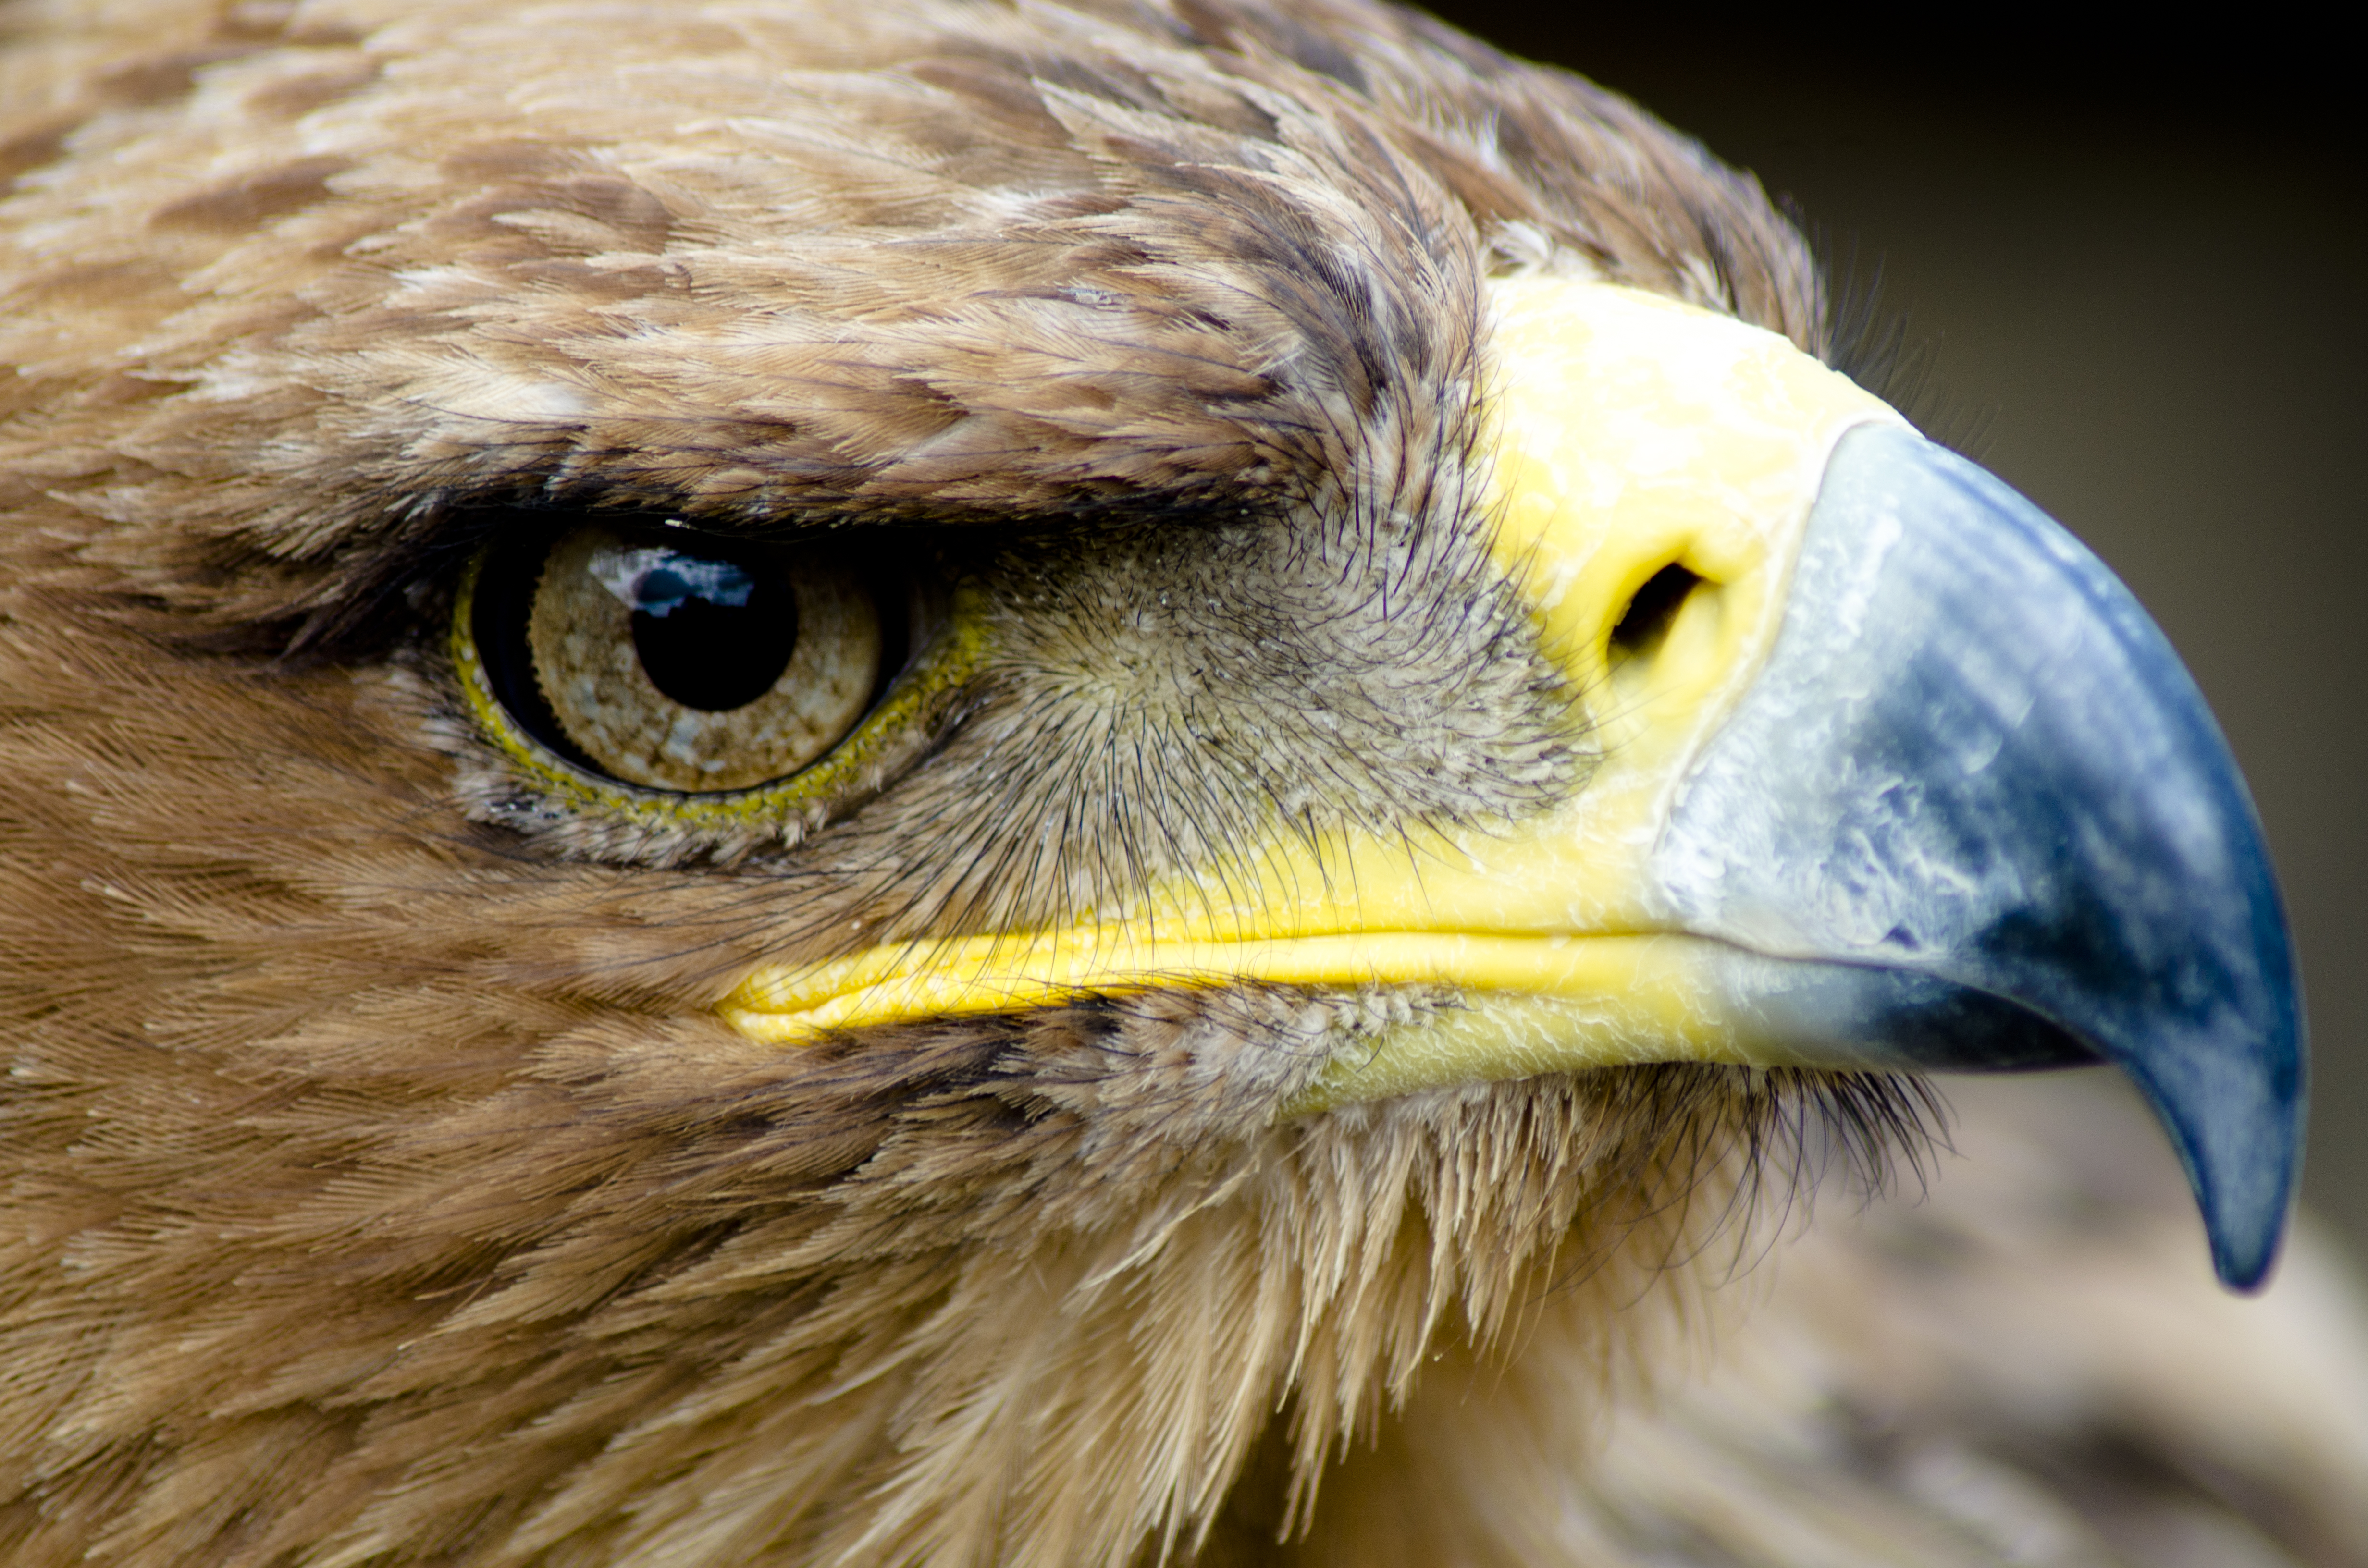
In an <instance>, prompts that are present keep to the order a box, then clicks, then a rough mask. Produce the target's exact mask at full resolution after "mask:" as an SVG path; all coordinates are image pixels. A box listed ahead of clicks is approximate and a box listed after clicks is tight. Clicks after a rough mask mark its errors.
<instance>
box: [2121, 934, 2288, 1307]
mask: <svg viewBox="0 0 2368 1568" xmlns="http://www.w3.org/2000/svg"><path fill="white" fill-rule="evenodd" d="M2275 935H2276V938H2277V941H2276V944H2275V945H2276V947H2277V949H2278V950H2279V956H2281V957H2283V949H2284V941H2283V938H2284V936H2285V933H2284V930H2283V926H2280V927H2279V928H2278V930H2277V931H2276V933H2275ZM2265 945H2268V944H2265ZM2285 972H2286V973H2287V974H2288V975H2289V976H2291V975H2292V974H2293V971H2292V967H2291V965H2290V964H2289V965H2287V966H2286V969H2285ZM2271 994H2272V995H2273V997H2274V1000H2275V1003H2276V1010H2275V1011H2276V1016H2275V1017H2272V1018H2271V1019H2269V1020H2267V1027H2266V1028H2262V1029H2261V1030H2260V1032H2258V1033H2253V1032H2251V1031H2248V1038H2243V1039H2238V1040H2214V1039H2213V1038H2211V1037H2210V1036H2209V1035H2205V1036H2202V1037H2200V1038H2192V1039H2187V1040H2166V1039H2162V1038H2160V1037H2157V1039H2156V1040H2153V1041H2151V1042H2147V1044H2146V1046H2145V1047H2143V1048H2141V1049H2139V1050H2137V1051H2128V1052H2120V1051H2117V1052H2113V1053H2112V1055H2113V1058H2114V1060H2115V1061H2116V1062H2118V1063H2119V1065H2120V1066H2121V1068H2122V1070H2123V1072H2124V1073H2126V1074H2129V1076H2130V1077H2131V1079H2132V1080H2133V1081H2135V1083H2136V1085H2137V1086H2138V1088H2139V1089H2140V1090H2141V1091H2142V1092H2143V1093H2144V1094H2145V1095H2146V1099H2147V1100H2148V1101H2149V1102H2150V1103H2151V1104H2152V1105H2153V1107H2154V1110H2155V1114H2156V1115H2157V1117H2159V1118H2160V1119H2161V1120H2162V1125H2163V1130H2164V1131H2165V1132H2167V1133H2168V1134H2169V1138H2170V1142H2171V1147H2172V1148H2173V1149H2175V1150H2176V1151H2177V1152H2178V1153H2179V1159H2180V1164H2181V1165H2184V1166H2185V1167H2186V1170H2187V1179H2188V1183H2189V1185H2190V1187H2192V1188H2193V1190H2194V1193H2195V1203H2196V1207H2197V1208H2198V1209H2199V1210H2202V1211H2203V1228H2204V1232H2205V1233H2206V1234H2207V1235H2208V1236H2209V1237H2210V1238H2211V1243H2212V1266H2213V1267H2214V1269H2215V1270H2216V1271H2217V1272H2218V1273H2219V1276H2220V1280H2221V1282H2222V1283H2223V1284H2225V1285H2226V1286H2227V1287H2228V1288H2229V1289H2230V1290H2246V1291H2252V1290H2260V1288H2261V1286H2262V1284H2263V1283H2264V1282H2265V1281H2266V1280H2267V1279H2268V1278H2269V1274H2270V1270H2271V1267H2272V1266H2273V1265H2274V1264H2275V1263H2276V1261H2277V1256H2278V1246H2279V1243H2280V1242H2281V1241H2282V1240H2283V1236H2284V1233H2285V1226H2286V1218H2287V1215H2288V1213H2289V1212H2290V1210H2291V1209H2292V1207H2293V1202H2294V1188H2295V1186H2296V1184H2297V1181H2298V1179H2299V1177H2300V1176H2301V1165H2302V1150H2303V1121H2304V1113H2305V1107H2306V1105H2307V1089H2306V1085H2305V1062H2306V1061H2307V1053H2306V1050H2305V1043H2304V1034H2305V1029H2304V1023H2303V1014H2302V991H2301V986H2300V983H2299V981H2298V979H2297V980H2294V982H2293V983H2290V984H2289V985H2287V986H2285V987H2281V988H2275V989H2274V990H2273V991H2272V992H2271Z"/></svg>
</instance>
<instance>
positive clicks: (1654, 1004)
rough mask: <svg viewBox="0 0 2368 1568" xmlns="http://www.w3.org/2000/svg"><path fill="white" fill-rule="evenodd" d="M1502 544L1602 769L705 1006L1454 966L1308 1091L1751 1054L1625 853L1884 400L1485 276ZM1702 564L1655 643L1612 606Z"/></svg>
mask: <svg viewBox="0 0 2368 1568" xmlns="http://www.w3.org/2000/svg"><path fill="white" fill-rule="evenodd" d="M1489 289H1490V293H1491V297H1490V300H1489V306H1490V309H1491V312H1492V314H1493V316H1494V320H1495V326H1494V331H1493V333H1492V335H1491V349H1492V352H1491V357H1490V361H1489V368H1488V375H1489V381H1488V385H1487V394H1488V403H1489V407H1490V409H1491V412H1492V415H1493V418H1494V421H1495V435H1494V441H1495V450H1494V452H1493V453H1492V454H1491V456H1492V459H1493V460H1492V464H1491V470H1490V472H1491V475H1492V483H1493V484H1494V486H1495V489H1496V494H1494V495H1493V496H1492V497H1491V501H1492V504H1493V506H1494V509H1495V511H1496V514H1497V518H1498V528H1499V532H1498V536H1497V546H1496V548H1497V556H1498V560H1499V561H1500V562H1501V564H1502V565H1503V567H1504V569H1505V570H1506V571H1507V573H1508V574H1509V575H1511V576H1512V577H1513V578H1514V580H1515V581H1517V582H1519V583H1520V584H1521V585H1522V586H1523V589H1524V592H1525V594H1526V595H1527V597H1528V598H1529V600H1530V602H1531V606H1532V607H1533V609H1534V613H1535V615H1536V617H1537V621H1538V626H1539V630H1540V633H1541V636H1542V639H1543V646H1544V647H1545V649H1546V650H1547V651H1548V653H1549V654H1550V655H1551V656H1552V657H1554V659H1555V660H1557V661H1558V662H1559V663H1560V664H1561V665H1563V667H1564V668H1565V670H1566V671H1567V673H1568V675H1569V676H1570V680H1571V685H1572V688H1573V689H1574V690H1576V691H1577V692H1579V693H1581V694H1582V699H1583V700H1585V701H1586V703H1587V705H1588V720H1589V722H1590V725H1591V727H1592V731H1593V735H1594V738H1595V739H1596V741H1597V742H1598V743H1599V744H1600V746H1601V747H1602V751H1603V760H1602V762H1601V765H1600V767H1596V768H1595V769H1594V770H1593V771H1592V772H1591V773H1590V774H1589V775H1588V778H1587V781H1586V784H1585V786H1584V787H1583V788H1582V789H1581V790H1578V791H1577V794H1576V795H1575V796H1574V797H1573V798H1572V799H1570V800H1568V801H1564V802H1563V803H1562V804H1560V805H1559V806H1557V807H1555V808H1554V809H1552V810H1550V811H1548V812H1543V813H1540V814H1538V815H1534V816H1531V817H1527V818H1524V819H1522V820H1521V821H1520V822H1518V823H1511V824H1491V825H1485V826H1474V827H1470V828H1463V829H1445V830H1441V831H1440V833H1439V834H1438V835H1436V836H1435V837H1434V838H1432V839H1431V840H1430V841H1429V842H1426V843H1421V844H1418V845H1417V846H1416V847H1415V848H1414V849H1412V850H1410V849H1409V846H1408V845H1407V843H1406V840H1404V839H1403V838H1398V837H1393V838H1390V839H1387V840H1382V839H1372V840H1365V839H1359V838H1352V837H1342V838H1338V839H1336V840H1333V841H1330V842H1326V843H1324V844H1321V845H1317V846H1308V845H1305V844H1301V843H1297V842H1295V841H1292V840H1288V839H1283V840H1279V841H1276V842H1270V843H1262V844H1258V845H1255V846H1245V848H1244V851H1243V853H1242V855H1241V856H1240V858H1239V859H1238V861H1237V862H1236V863H1235V864H1232V865H1228V866H1223V867H1213V868H1210V869H1208V870H1207V871H1206V873H1204V875H1203V876H1202V877H1201V879H1200V881H1198V882H1196V883H1194V884H1192V885H1188V886H1178V887H1168V888H1159V889H1154V890H1152V891H1151V892H1148V893H1147V894H1146V895H1145V896H1144V899H1143V901H1142V903H1141V904H1140V905H1139V906H1136V907H1132V908H1129V909H1126V910H1121V911H1099V912H1095V913H1093V914H1092V915H1088V916H1087V917H1084V918H1081V919H1080V920H1079V921H1078V922H1076V923H1075V924H1073V925H1070V926H1064V927H1061V928H1057V929H1050V930H1037V931H1025V932H1018V931H1013V932H980V933H977V934H976V935H974V936H970V937H946V938H938V939H932V940H928V941H923V942H919V943H913V944H897V945H893V946H886V947H880V948H874V949H868V950H866V951H862V952H859V953H856V954H854V955H852V956H850V957H848V958H845V959H840V960H833V961H829V962H825V963H819V964H809V965H786V966H768V967H766V968H763V969H760V970H759V971H757V972H756V973H755V974H753V975H751V976H750V977H749V978H748V979H747V980H746V983H743V984H742V985H741V986H740V987H739V988H738V989H737V990H736V991H735V992H734V994H732V995H731V996H730V997H728V998H727V999H726V1000H725V1002H724V1004H723V1015H724V1017H726V1018H728V1019H729V1020H730V1021H731V1022H732V1023H733V1024H734V1025H735V1026H736V1027H738V1028H740V1029H742V1030H743V1031H745V1032H746V1033H747V1034H749V1035H751V1036H754V1037H756V1038H757V1039H759V1040H769V1041H776V1042H780V1043H783V1044H797V1043H800V1042H803V1041H808V1040H814V1039H816V1038H817V1037H819V1036H820V1035H821V1034H823V1033H824V1032H825V1031H829V1030H835V1029H842V1028H858V1027H861V1026H864V1025H869V1024H877V1023H886V1022H892V1021H897V1020H910V1019H916V1018H925V1017H947V1016H951V1015H961V1014H975V1013H985V1012H999V1011H1007V1010H1011V1009H1015V1008H1021V1007H1029V1006H1042V1005H1044V1004H1046V1003H1048V1002H1054V1001H1058V1000H1060V999H1063V998H1065V997H1076V996H1082V995H1088V994H1103V995H1107V994H1126V993H1131V992H1142V991H1145V990H1150V989H1154V988H1161V987H1170V986H1200V985H1218V984H1224V983H1230V982H1236V981H1246V980H1247V981H1262V982H1271V983H1291V984H1303V985H1312V986H1360V985H1370V984H1384V985H1422V986H1427V987H1447V988H1451V994H1454V995H1456V996H1458V997H1459V998H1460V1001H1459V1005H1458V1006H1455V1007H1453V1008H1452V1009H1450V1010H1449V1011H1448V1012H1447V1013H1445V1014H1434V1015H1432V1016H1430V1017H1427V1018H1426V1019H1425V1020H1424V1021H1423V1022H1422V1024H1421V1025H1420V1026H1419V1027H1414V1028H1400V1029H1395V1030H1390V1031H1385V1032H1384V1033H1383V1034H1382V1035H1380V1036H1378V1037H1375V1038H1373V1039H1372V1040H1366V1041H1363V1042H1360V1048H1359V1051H1358V1054H1357V1057H1356V1060H1354V1061H1346V1060H1344V1061H1343V1062H1340V1063H1338V1064H1336V1071H1335V1072H1334V1073H1333V1074H1332V1075H1331V1076H1330V1077H1329V1078H1327V1080H1326V1086H1325V1087H1324V1088H1323V1090H1322V1091H1321V1092H1320V1094H1319V1096H1318V1099H1319V1100H1320V1101H1322V1102H1325V1103H1338V1102H1339V1101H1344V1100H1349V1099H1360V1098H1369V1097H1374V1096H1381V1095H1386V1094H1396V1093H1404V1092H1406V1091H1408V1090H1410V1089H1414V1088H1418V1087H1423V1086H1426V1085H1432V1084H1440V1083H1451V1082H1469V1081H1474V1080H1478V1079H1486V1078H1498V1077H1509V1076H1520V1075H1527V1074H1534V1073H1538V1072H1543V1071H1550V1070H1556V1069H1565V1068H1573V1067H1581V1066H1588V1065H1599V1064H1609V1063H1611V1062H1633V1061H1642V1060H1668V1059H1670V1058H1672V1057H1683V1058H1687V1059H1708V1060H1729V1061H1748V1060H1754V1059H1755V1057H1756V1055H1757V1054H1758V1052H1757V1051H1756V1048H1755V1045H1754V1042H1753V1040H1751V1038H1750V1035H1749V1032H1748V1028H1740V1027H1738V1025H1737V1024H1736V1022H1735V1021H1734V1019H1733V1018H1732V1017H1731V1014H1732V1013H1733V1011H1734V1009H1733V1008H1731V1007H1730V1006H1728V1002H1727V997H1726V994H1725V993H1726V991H1727V987H1726V986H1725V984H1723V983H1721V981H1720V978H1719V972H1720V971H1721V969H1722V967H1723V965H1722V963H1721V962H1720V961H1719V954H1718V953H1717V952H1716V951H1713V949H1714V944H1709V943H1705V942H1702V941H1701V940H1699V939H1697V938H1693V937H1686V936H1683V935H1679V934H1673V933H1656V931H1655V929H1654V919H1653V915H1652V913H1651V911H1650V910H1649V909H1648V908H1647V907H1646V905H1645V900H1644V899H1643V897H1642V896H1641V895H1642V893H1643V891H1644V890H1643V876H1642V873H1643V869H1644V866H1645V859H1646V858H1647V857H1648V855H1649V854H1650V852H1651V849H1652V846H1653V843H1654V840H1655V838H1656V835H1657V834H1658V833H1659V831H1660V827H1661V824H1663V822H1664V821H1665V820H1666V818H1667V815H1668V810H1669V807H1670V804H1671V797H1672V794H1673V791H1674V790H1675V789H1676V787H1677V785H1678V783H1679V780H1680V779H1681V778H1683V776H1684V773H1685V770H1686V767H1687V766H1688V764H1689V763H1690V762H1691V760H1692V758H1693V757H1694V756H1696V755H1697V753H1698V752H1699V751H1700V750H1701V748H1702V744H1704V742H1705V741H1706V740H1707V739H1708V738H1709V736H1710V735H1711V734H1712V733H1713V732H1714V731H1715V730H1716V728H1717V726H1718V724H1719V722H1720V721H1721V720H1722V719H1723V718H1724V717H1725V714H1726V713H1727V712H1728V711H1729V710H1731V709H1732V707H1733V704H1734V702H1735V700H1736V698H1737V697H1738V696H1739V694H1740V693H1741V692H1742V691H1743V690H1744V689H1745V688H1746V687H1748V685H1749V684H1750V681H1751V679H1752V677H1753V676H1755V675H1756V674H1757V673H1758V671H1759V667H1760V666H1761V665H1762V664H1763V663H1764V662H1765V660H1766V658H1767V656H1768V653H1769V652H1770V648H1771V647H1772V646H1773V644H1774V642H1775V638H1776V632H1777V630H1778V626H1779V624H1780V622H1781V620H1782V608H1783V602H1784V592H1785V589H1786V586H1787V584H1788V580H1789V576H1790V573H1791V568H1792V562H1793V558H1794V556H1795V554H1796V553H1797V551H1798V549H1799V545H1800V541H1801V537H1802V533H1803V530H1804V525H1805V524H1806V521H1807V518H1808V513H1809V507H1810V506H1811V504H1812V503H1813V502H1814V501H1815V499H1816V490H1817V485H1818V483H1819V480H1820V478H1821V476H1822V475H1823V473H1824V472H1825V467H1826V461H1827V458H1828V457H1829V456H1830V454H1831V453H1832V451H1833V449H1834V445H1835V443H1836V442H1837V441H1839V439H1840V438H1841V437H1842V435H1843V434H1844V433H1845V432H1846V431H1848V430H1850V429H1851V428H1852V427H1854V426H1859V425H1862V424H1868V423H1872V422H1877V421H1889V422H1897V421H1898V418H1899V416H1898V415H1896V413H1894V412H1893V411H1892V410H1891V409H1890V408H1889V407H1888V406H1886V405H1885V404H1884V403H1881V402H1880V401H1878V400H1877V399H1875V398H1873V397H1872V396H1870V395H1869V394H1867V393H1866V392H1863V391H1861V390H1860V389H1859V388H1858V387H1857V386H1856V385H1854V384H1853V383H1851V382H1850V381H1849V380H1847V379H1846V378H1844V377H1842V376H1840V375H1839V374H1837V373H1835V372H1834V371H1832V370H1829V369H1826V368H1825V367H1824V366H1823V365H1821V364H1819V363H1818V362H1817V361H1816V360H1815V359H1814V358H1810V357H1809V356H1807V355H1805V354H1804V353H1802V352H1801V351H1800V350H1799V349H1797V348H1795V347H1793V345H1792V344H1791V343H1789V342H1788V341H1786V340H1785V339H1783V338H1782V337H1779V336H1777V335H1774V334H1772V333H1769V332H1765V331H1762V330H1760V329H1759V328H1756V327H1751V326H1747V325H1744V324H1741V323H1739V322H1736V321H1734V320H1732V319H1729V318H1727V317H1725V316H1720V315H1716V314H1713V313H1712V312H1707V311H1702V310H1699V309H1695V308H1693V307H1691V306H1686V305H1681V304H1678V303H1676V302H1674V301H1668V300H1664V299H1661V298H1658V297H1657V296H1653V295H1648V294H1644V293H1640V292H1638V291H1636V290H1627V289H1621V288H1615V287H1612V286H1610V285H1607V284H1601V283H1588V282H1575V281H1571V280H1567V279H1554V278H1521V279H1504V280H1499V281H1497V282H1494V283H1492V284H1490V285H1489ZM1672 564H1676V565H1679V566H1683V567H1684V568H1686V569H1687V570H1689V571H1691V572H1692V573H1694V574H1696V575H1698V576H1699V577H1700V578H1701V579H1702V583H1701V585H1699V586H1697V587H1696V588H1695V589H1694V591H1693V592H1692V593H1691V595H1690V596H1689V597H1687V599H1686V600H1685V602H1684V604H1683V606H1682V608H1680V609H1679V612H1678V614H1677V617H1676V619H1674V621H1673V622H1672V623H1671V624H1670V626H1669V629H1668V633H1667V635H1666V637H1664V638H1663V639H1662V640H1661V641H1660V642H1659V643H1658V645H1657V646H1656V648H1655V649H1654V650H1653V651H1652V653H1650V655H1649V656H1648V657H1641V658H1637V659H1633V660H1629V661H1626V662H1625V663H1624V664H1622V665H1621V666H1620V667H1618V668H1616V669H1615V667H1614V661H1613V658H1612V656H1611V633H1612V630H1613V628H1614V627H1615V626H1616V625H1617V624H1618V623H1619V621H1620V619H1621V617H1622V614H1623V613H1624V612H1625V610H1626V608H1627V606H1628V603H1629V601H1630V599H1631V598H1632V597H1634V594H1635V592H1636V590H1637V589H1638V588H1639V587H1640V586H1642V585H1644V584H1645V582H1646V581H1647V580H1648V579H1650V578H1651V577H1652V576H1653V575H1654V574H1655V573H1656V572H1658V571H1660V570H1661V569H1662V568H1663V567H1665V566H1668V565H1672Z"/></svg>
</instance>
